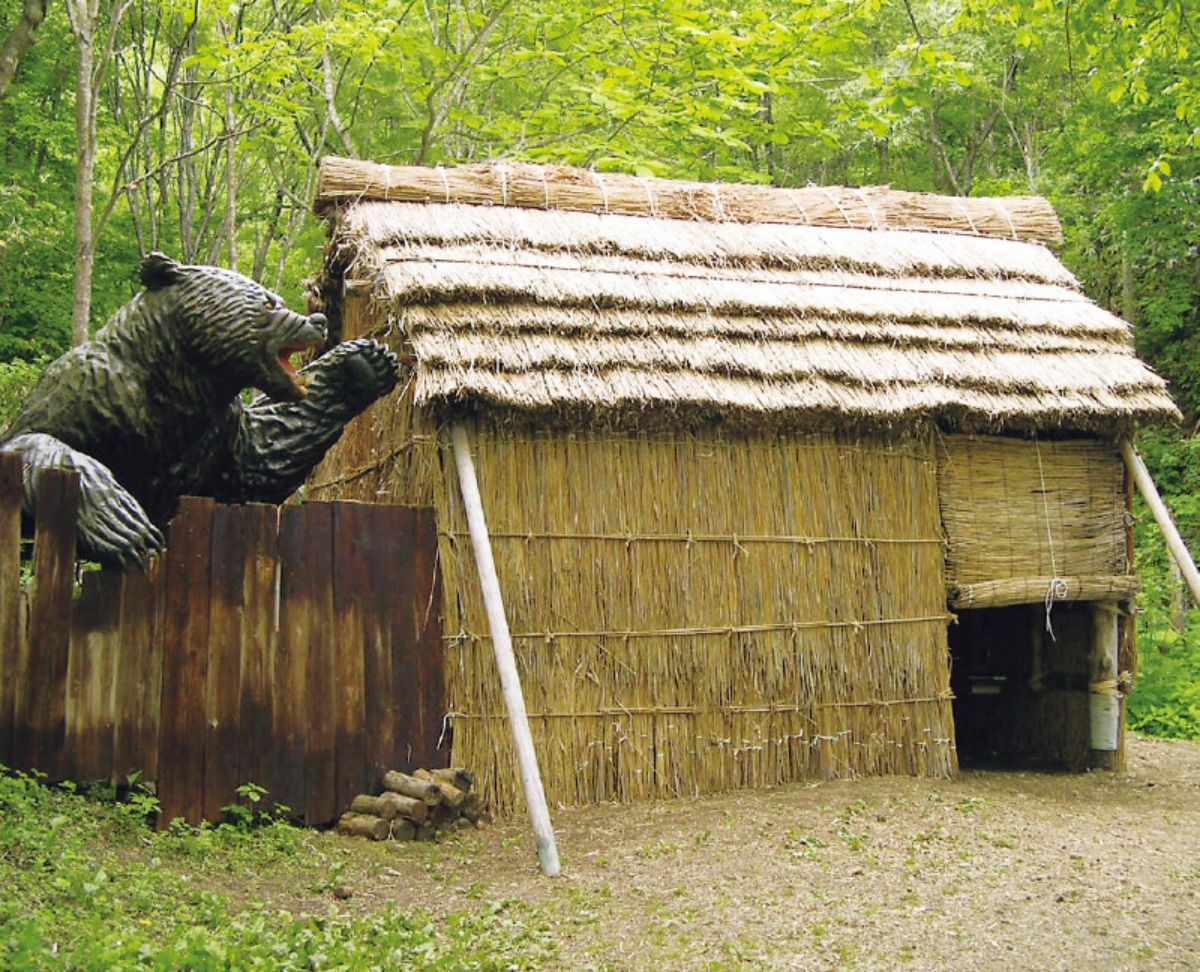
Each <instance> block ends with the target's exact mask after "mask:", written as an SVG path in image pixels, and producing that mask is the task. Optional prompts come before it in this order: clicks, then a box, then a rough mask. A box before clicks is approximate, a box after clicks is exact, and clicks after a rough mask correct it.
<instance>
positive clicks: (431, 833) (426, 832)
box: [417, 823, 437, 840]
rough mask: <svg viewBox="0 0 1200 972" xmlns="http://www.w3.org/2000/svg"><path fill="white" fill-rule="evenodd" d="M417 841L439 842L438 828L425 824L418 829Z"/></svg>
mask: <svg viewBox="0 0 1200 972" xmlns="http://www.w3.org/2000/svg"><path fill="white" fill-rule="evenodd" d="M417 840H437V827H435V826H434V825H433V824H431V823H423V824H421V825H420V826H419V827H417Z"/></svg>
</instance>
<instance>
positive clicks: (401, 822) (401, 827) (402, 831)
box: [392, 817, 417, 840]
mask: <svg viewBox="0 0 1200 972" xmlns="http://www.w3.org/2000/svg"><path fill="white" fill-rule="evenodd" d="M416 836H417V825H416V824H415V823H413V822H412V821H411V820H406V819H405V818H404V817H397V818H396V819H395V820H393V821H392V840H414V839H415V838H416Z"/></svg>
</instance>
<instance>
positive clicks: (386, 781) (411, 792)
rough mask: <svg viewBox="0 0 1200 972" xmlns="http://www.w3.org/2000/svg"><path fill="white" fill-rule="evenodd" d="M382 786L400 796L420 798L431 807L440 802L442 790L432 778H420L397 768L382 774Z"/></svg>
mask: <svg viewBox="0 0 1200 972" xmlns="http://www.w3.org/2000/svg"><path fill="white" fill-rule="evenodd" d="M417 772H422V771H421V770H418V771H417ZM383 788H384V789H385V790H391V791H392V792H393V793H399V794H400V795H401V796H406V797H412V798H413V799H414V800H420V801H421V802H423V803H425V804H426V805H428V806H431V807H432V806H436V805H437V804H439V803H441V802H442V790H441V788H440V787H439V786H438V785H437V783H435V782H434V781H433V779H432V778H430V779H428V780H421V779H417V778H416V777H415V776H409V775H408V774H407V773H401V772H399V771H398V770H389V771H388V772H386V773H384V774H383Z"/></svg>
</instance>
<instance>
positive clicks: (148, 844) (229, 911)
mask: <svg viewBox="0 0 1200 972" xmlns="http://www.w3.org/2000/svg"><path fill="white" fill-rule="evenodd" d="M153 809H154V801H153V798H152V797H150V796H148V795H146V794H144V793H143V794H140V796H139V795H137V794H136V791H135V798H134V799H133V800H131V801H127V802H124V803H116V802H115V801H112V800H111V799H97V798H96V797H95V796H89V795H84V794H82V793H79V792H76V791H75V790H74V789H73V788H70V787H47V786H44V785H43V784H42V783H40V782H39V781H37V780H36V779H33V778H31V777H29V776H26V775H23V774H19V773H12V772H8V771H6V770H5V771H2V772H0V970H22V972H25V970H29V972H37V970H43V969H72V970H75V969H78V970H88V972H90V970H96V972H101V970H103V972H120V970H125V969H138V970H147V969H148V970H162V972H167V970H170V972H182V970H195V972H208V970H239V972H240V970H253V969H263V970H281V972H286V970H292V969H295V970H306V972H310V970H320V969H331V970H332V969H346V970H357V969H363V970H370V969H381V970H386V969H406V970H408V969H412V970H426V969H429V970H432V969H437V970H445V972H457V970H464V972H466V970H472V972H474V970H478V972H491V970H495V972H501V970H526V969H527V970H537V969H543V968H554V967H555V966H554V963H553V949H552V946H551V945H550V943H549V941H548V938H547V936H546V934H545V932H544V923H543V922H542V920H541V916H540V915H539V913H538V912H537V910H536V909H533V908H527V907H526V906H524V905H520V904H516V903H500V904H497V905H496V906H495V907H493V908H491V909H487V908H483V909H481V910H480V911H479V912H478V913H469V914H468V913H463V914H455V915H450V916H448V917H435V916H433V915H431V914H429V913H425V912H420V911H416V912H405V911H400V910H397V909H394V908H384V909H383V910H381V911H379V912H377V913H374V914H361V913H359V914H354V915H351V914H348V913H343V912H339V910H338V907H337V903H336V902H335V901H334V900H333V899H332V898H327V899H326V898H318V899H317V900H319V901H321V908H320V914H303V913H300V914H297V913H294V912H293V911H291V910H286V909H283V908H281V907H279V906H278V905H277V904H276V905H271V904H268V903H267V902H265V901H264V900H262V899H261V898H257V897H254V896H253V895H251V896H242V897H237V896H235V894H230V893H227V889H231V888H239V887H243V886H254V884H253V882H252V881H247V880H242V879H243V878H246V877H248V876H255V877H256V878H258V879H261V878H262V876H263V875H270V876H271V880H272V881H273V882H274V884H275V886H277V887H281V888H289V887H291V888H296V889H300V890H301V891H304V892H308V893H311V894H318V895H319V894H320V892H321V891H323V890H324V889H325V888H326V887H327V886H328V885H330V884H331V883H332V882H334V881H335V880H336V879H337V878H338V877H339V874H340V868H343V867H344V866H345V865H344V862H341V861H337V860H335V861H333V863H330V857H329V855H328V854H326V853H323V852H322V851H321V850H320V848H319V846H318V843H317V842H315V841H311V840H310V839H309V836H310V835H309V834H308V832H306V831H302V830H298V829H296V828H293V827H290V826H288V825H287V824H285V823H282V822H280V821H277V820H266V821H262V820H252V819H250V818H248V817H247V816H245V815H240V816H239V815H234V817H233V819H234V821H235V822H234V823H232V824H223V825H220V826H216V827H207V826H206V827H190V826H175V827H172V828H170V829H168V830H167V831H164V832H162V833H155V832H154V831H153V830H152V829H151V828H150V826H149V825H148V824H147V822H146V820H147V812H148V811H151V810H153Z"/></svg>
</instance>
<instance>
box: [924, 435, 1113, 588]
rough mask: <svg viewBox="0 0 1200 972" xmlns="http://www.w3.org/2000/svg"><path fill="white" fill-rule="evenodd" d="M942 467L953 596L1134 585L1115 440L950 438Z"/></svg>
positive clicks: (943, 442) (940, 457) (943, 450)
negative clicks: (1113, 441) (1055, 440)
mask: <svg viewBox="0 0 1200 972" xmlns="http://www.w3.org/2000/svg"><path fill="white" fill-rule="evenodd" d="M938 465H939V479H940V497H941V504H942V518H943V522H944V525H945V530H946V536H947V576H948V580H949V582H950V585H951V588H952V590H953V591H954V592H955V596H956V598H957V600H956V603H961V604H963V605H964V606H976V607H979V606H987V605H999V604H1006V603H1017V602H1019V601H1021V600H1024V601H1041V600H1043V599H1045V598H1046V596H1047V592H1048V591H1049V592H1050V593H1051V594H1052V596H1054V597H1055V598H1056V599H1060V600H1066V599H1085V600H1086V599H1089V598H1094V597H1100V596H1103V597H1111V596H1122V595H1123V596H1128V595H1129V594H1130V593H1132V591H1133V590H1134V588H1135V584H1134V582H1133V578H1132V577H1131V574H1130V564H1129V549H1128V537H1127V528H1128V522H1127V511H1128V497H1129V493H1128V489H1127V484H1126V473H1125V468H1124V465H1123V464H1122V462H1121V458H1120V456H1119V455H1118V453H1117V451H1116V449H1115V448H1114V447H1113V446H1112V445H1111V443H1108V442H1104V441H1101V440H1094V439H1086V440H1071V441H1063V442H1050V441H1038V440H1023V439H1010V438H1001V437H998V436H990V437H984V436H949V437H946V438H944V439H942V440H941V444H940V447H939V450H938ZM1051 586H1053V590H1051Z"/></svg>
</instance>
